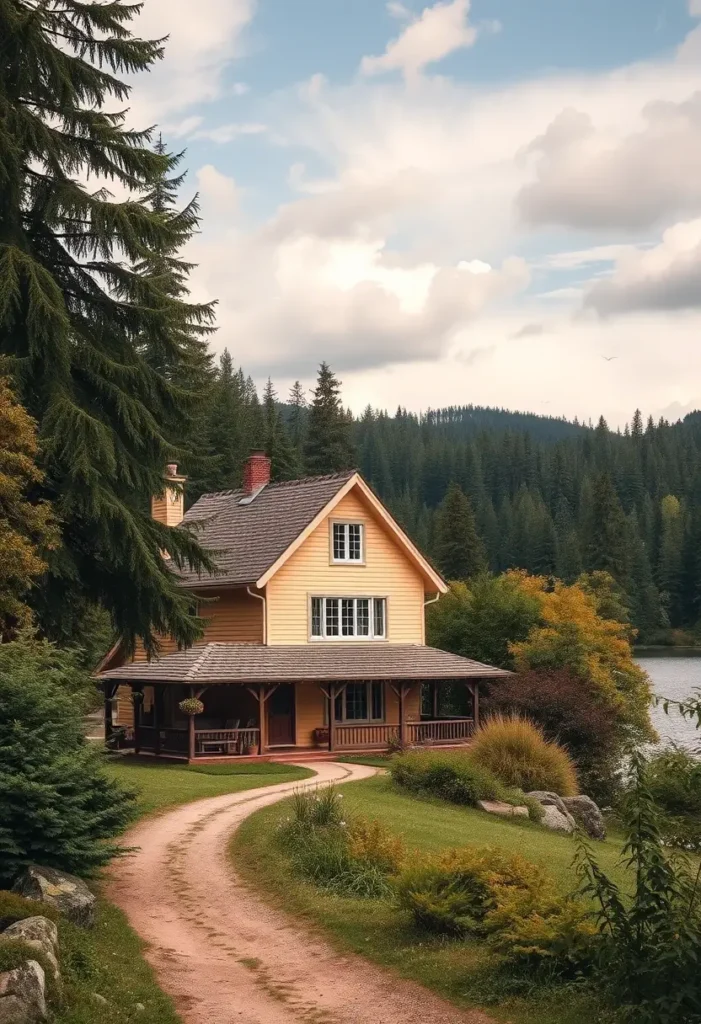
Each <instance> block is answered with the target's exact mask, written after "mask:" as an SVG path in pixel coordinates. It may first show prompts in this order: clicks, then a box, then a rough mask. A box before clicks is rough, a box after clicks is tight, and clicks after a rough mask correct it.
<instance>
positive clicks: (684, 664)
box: [635, 648, 701, 752]
mask: <svg viewBox="0 0 701 1024" xmlns="http://www.w3.org/2000/svg"><path fill="white" fill-rule="evenodd" d="M635 660H636V661H637V663H638V665H640V667H641V668H644V669H645V671H646V672H647V673H648V675H649V676H650V679H651V680H652V691H653V693H656V694H658V695H659V696H661V697H669V698H671V699H672V700H685V699H686V698H687V697H691V696H693V694H694V690H696V689H697V688H701V651H697V650H684V649H683V648H680V649H676V650H675V649H664V650H649V651H640V652H639V653H638V654H636V657H635ZM650 715H651V717H652V721H653V724H654V726H655V728H656V729H657V731H658V733H659V734H660V738H661V740H662V742H665V741H667V742H669V741H673V742H675V743H678V744H679V745H680V746H685V747H690V748H693V749H694V750H699V751H700V752H701V729H697V728H696V724H695V721H696V720H694V721H693V722H690V721H689V720H688V719H684V718H682V716H681V715H680V714H679V713H678V712H677V711H675V710H674V708H670V709H669V714H668V715H666V714H665V713H664V711H663V709H662V708H661V707H653V708H652V709H651V711H650Z"/></svg>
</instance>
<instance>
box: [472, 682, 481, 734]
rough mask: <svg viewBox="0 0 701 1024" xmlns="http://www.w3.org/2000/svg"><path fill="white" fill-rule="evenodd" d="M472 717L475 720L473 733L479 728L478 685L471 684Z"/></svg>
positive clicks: (475, 683)
mask: <svg viewBox="0 0 701 1024" xmlns="http://www.w3.org/2000/svg"><path fill="white" fill-rule="evenodd" d="M472 717H473V718H474V720H475V732H477V730H478V729H479V727H480V684H479V683H478V682H474V683H473V684H472Z"/></svg>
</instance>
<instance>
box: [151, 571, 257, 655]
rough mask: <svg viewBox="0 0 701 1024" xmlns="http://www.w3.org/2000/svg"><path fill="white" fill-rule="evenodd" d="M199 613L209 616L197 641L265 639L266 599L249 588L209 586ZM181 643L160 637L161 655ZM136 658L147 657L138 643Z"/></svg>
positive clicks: (216, 641) (203, 595)
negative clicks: (249, 590)
mask: <svg viewBox="0 0 701 1024" xmlns="http://www.w3.org/2000/svg"><path fill="white" fill-rule="evenodd" d="M200 596H201V597H202V598H203V599H206V600H202V603H201V604H200V606H199V614H200V616H201V617H202V618H203V619H206V620H207V621H206V623H205V627H204V636H203V637H202V639H201V640H199V641H198V643H239V644H243V643H252V644H262V643H263V602H262V601H260V600H259V599H258V598H257V597H251V595H250V594H249V593H248V592H247V591H246V590H241V589H232V588H229V589H228V590H206V591H202V594H201V595H200ZM177 649H178V645H177V644H176V642H175V640H173V638H172V637H170V636H167V637H163V638H162V639H161V650H160V655H161V657H163V656H164V655H166V654H173V652H174V651H177ZM133 660H134V661H146V652H145V651H144V649H143V647H142V645H141V644H140V643H139V644H138V645H137V648H136V652H135V654H134V658H133Z"/></svg>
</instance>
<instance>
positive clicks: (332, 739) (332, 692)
mask: <svg viewBox="0 0 701 1024" xmlns="http://www.w3.org/2000/svg"><path fill="white" fill-rule="evenodd" d="M335 749H336V684H335V683H331V684H330V686H329V750H330V751H333V750H335Z"/></svg>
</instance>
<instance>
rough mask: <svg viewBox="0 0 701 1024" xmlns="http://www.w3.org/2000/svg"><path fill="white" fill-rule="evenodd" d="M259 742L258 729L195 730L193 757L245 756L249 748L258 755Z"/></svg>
mask: <svg viewBox="0 0 701 1024" xmlns="http://www.w3.org/2000/svg"><path fill="white" fill-rule="evenodd" d="M259 742H260V729H196V730H195V757H208V756H211V755H214V756H216V755H217V754H220V755H223V756H226V757H232V756H235V755H237V754H238V755H242V754H246V753H247V752H248V751H249V750H250V749H251V748H255V752H256V753H258V744H259Z"/></svg>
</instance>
